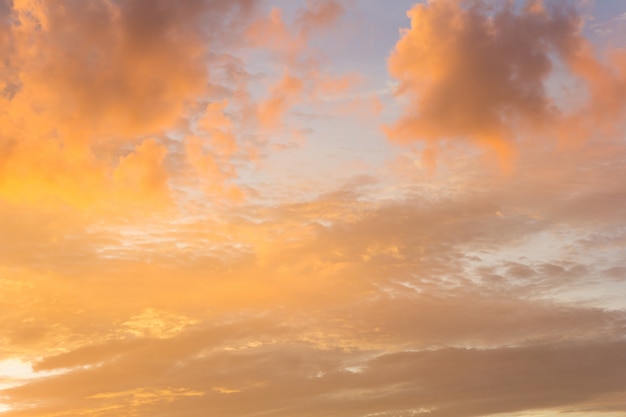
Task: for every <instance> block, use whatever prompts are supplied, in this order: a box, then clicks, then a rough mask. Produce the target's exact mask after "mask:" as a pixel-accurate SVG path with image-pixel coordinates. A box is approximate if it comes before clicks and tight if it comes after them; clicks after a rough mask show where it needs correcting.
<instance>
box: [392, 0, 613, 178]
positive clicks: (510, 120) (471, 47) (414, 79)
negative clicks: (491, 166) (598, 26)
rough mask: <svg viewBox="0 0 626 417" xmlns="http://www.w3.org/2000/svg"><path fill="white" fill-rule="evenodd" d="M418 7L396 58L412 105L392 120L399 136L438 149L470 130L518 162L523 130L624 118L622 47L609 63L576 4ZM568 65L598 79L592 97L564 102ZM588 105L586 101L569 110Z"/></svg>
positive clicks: (587, 131) (446, 0)
mask: <svg viewBox="0 0 626 417" xmlns="http://www.w3.org/2000/svg"><path fill="white" fill-rule="evenodd" d="M408 15H409V17H410V18H411V28H410V29H406V30H404V31H403V32H401V35H402V36H401V39H400V40H399V41H398V43H397V44H396V46H395V49H394V51H393V53H392V54H391V56H390V58H389V61H388V65H389V72H390V74H391V75H392V76H393V77H394V78H396V79H397V80H398V82H399V85H398V87H397V91H396V94H397V95H398V96H399V97H401V98H404V99H406V105H405V109H404V115H403V116H402V117H401V118H399V119H398V120H397V122H396V123H394V124H393V125H390V126H387V128H386V132H387V134H388V136H389V138H390V139H392V140H394V141H398V142H403V143H410V142H413V141H424V142H426V147H427V152H429V153H430V154H432V153H433V152H436V149H437V148H438V146H439V144H441V143H444V142H446V141H459V140H460V141H464V140H470V141H472V142H475V143H478V144H481V145H484V146H487V147H488V148H490V149H493V150H495V151H496V152H497V154H498V156H499V158H500V162H501V164H502V165H503V166H504V167H510V166H511V163H512V162H513V160H514V159H515V155H516V153H517V150H518V148H517V146H516V142H517V141H518V140H519V141H524V140H526V139H527V137H528V136H533V135H534V136H536V135H543V136H545V135H547V136H552V137H555V136H559V135H560V136H561V137H562V138H565V139H568V140H571V139H573V138H574V136H579V137H583V138H584V139H588V138H589V137H593V135H595V134H597V133H598V132H601V131H602V130H603V127H602V126H607V121H610V124H614V123H615V122H616V121H619V120H620V115H621V113H619V112H621V111H622V109H623V107H624V100H623V94H621V93H620V92H621V91H622V89H623V88H622V87H623V85H622V84H623V80H621V78H620V77H622V76H621V75H620V74H623V70H622V69H621V67H620V64H619V62H620V61H619V56H620V54H616V57H615V58H614V59H613V61H612V62H610V63H607V64H606V65H605V64H602V63H601V62H600V61H598V60H597V58H595V56H594V50H593V47H592V46H591V44H589V43H588V42H587V41H586V39H584V38H583V37H582V35H581V28H582V17H581V16H580V15H579V13H578V12H577V11H576V9H574V8H573V7H572V5H569V4H566V3H564V2H559V3H556V4H552V5H551V6H550V7H547V6H546V7H544V6H543V5H542V4H541V2H536V1H535V2H527V3H526V6H525V7H523V8H521V9H519V10H517V9H516V7H515V6H514V5H513V3H506V4H503V5H497V6H494V5H493V4H491V3H489V2H463V1H455V0H443V1H432V2H429V3H427V4H418V5H416V6H414V7H413V8H412V9H411V10H410V11H409V13H408ZM564 71H566V72H569V73H570V75H571V76H573V77H575V78H579V79H582V80H585V81H586V82H587V83H588V85H589V87H588V91H589V94H590V95H591V97H590V102H589V103H588V104H585V103H580V100H576V102H574V103H571V102H570V103H564V98H563V97H559V96H558V95H555V94H554V93H553V92H550V91H551V89H550V88H549V84H550V83H551V82H553V81H551V80H552V79H551V77H553V76H554V75H555V74H556V73H557V72H561V73H563V72H564ZM580 95H581V96H584V95H585V94H584V91H582V90H581V91H580ZM564 104H566V106H565V105H564ZM580 105H582V106H583V107H584V110H583V111H580V112H578V111H575V113H574V114H571V113H570V112H571V110H568V109H571V108H572V107H574V108H576V107H577V106H580ZM587 113H590V114H587ZM581 119H582V121H580V120H581ZM603 119H604V120H603ZM576 120H578V121H576ZM572 123H574V124H575V125H576V126H578V127H575V128H572ZM555 126H560V129H561V132H558V130H559V128H557V129H555ZM590 126H594V127H593V128H591V127H590ZM581 128H582V133H581ZM594 129H595V130H594ZM431 159H432V156H431Z"/></svg>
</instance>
